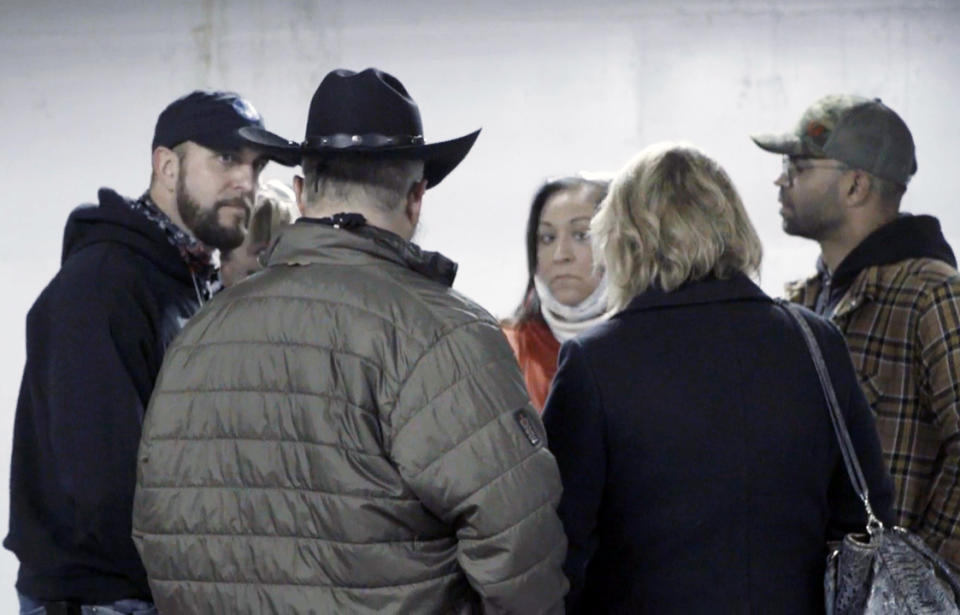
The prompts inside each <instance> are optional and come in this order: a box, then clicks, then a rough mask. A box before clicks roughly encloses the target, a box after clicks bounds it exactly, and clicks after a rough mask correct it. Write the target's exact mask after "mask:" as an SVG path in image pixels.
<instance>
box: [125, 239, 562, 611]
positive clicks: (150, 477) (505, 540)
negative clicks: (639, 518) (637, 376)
mask: <svg viewBox="0 0 960 615" xmlns="http://www.w3.org/2000/svg"><path fill="white" fill-rule="evenodd" d="M455 271H456V265H454V264H453V263H451V262H450V261H448V260H446V259H445V258H443V257H442V256H440V255H439V254H433V253H424V252H421V251H420V250H419V249H418V248H417V247H416V246H415V245H413V244H410V243H407V242H404V241H403V240H402V239H400V238H399V237H397V236H396V235H393V234H390V233H387V232H385V231H382V230H379V229H375V228H373V227H370V226H364V227H361V228H359V229H355V230H352V231H347V230H341V229H335V228H332V227H329V226H325V225H322V224H317V223H311V222H309V221H303V222H301V223H298V224H296V225H294V226H292V227H290V228H289V230H286V231H284V233H283V235H282V236H281V237H280V239H279V241H278V243H277V244H276V245H275V246H274V248H273V250H272V252H271V254H270V256H269V263H268V269H267V270H266V271H264V272H262V273H260V274H258V275H255V276H253V277H252V278H250V279H248V280H246V281H245V282H242V283H240V284H239V285H237V286H234V287H232V288H231V289H229V290H227V291H224V292H223V293H221V294H220V295H218V296H217V297H216V298H215V299H214V300H213V301H211V302H210V303H209V304H208V305H207V306H206V307H205V308H204V309H203V310H202V311H201V312H200V313H199V314H198V315H197V316H196V317H195V318H194V319H193V320H191V321H190V323H189V324H188V326H187V327H186V328H185V329H184V330H183V332H182V333H181V335H180V336H179V337H178V338H177V340H176V341H175V342H174V344H173V345H172V347H171V348H170V349H169V350H168V351H167V355H166V358H165V360H164V364H163V369H162V371H161V373H160V376H159V378H158V381H157V384H156V388H155V391H154V395H153V398H152V401H151V404H150V407H149V409H148V411H147V415H146V419H145V422H144V426H143V438H142V441H141V444H140V453H139V467H138V472H137V492H136V498H135V505H134V519H133V527H134V532H133V535H134V540H135V542H136V544H137V548H138V549H139V550H140V555H141V557H142V558H143V561H144V565H145V566H146V569H147V573H148V575H149V579H150V586H151V589H152V591H153V596H154V599H155V600H156V603H157V605H158V607H159V608H160V611H161V613H194V612H197V613H218V614H219V613H284V614H286V613H474V612H481V611H482V612H487V613H524V614H526V613H531V614H532V613H543V612H562V609H563V605H562V601H563V595H564V593H565V592H566V588H567V583H566V579H565V578H564V577H563V573H562V572H561V568H560V567H561V564H562V562H563V558H564V553H565V550H566V539H565V537H564V535H563V530H562V527H561V525H560V522H559V521H558V519H557V516H556V512H555V508H556V505H557V502H558V500H559V496H560V480H559V475H558V472H557V467H556V464H555V462H554V459H553V457H552V456H551V455H550V453H549V452H548V451H547V449H546V448H545V438H544V435H543V434H544V432H543V426H542V425H541V423H540V419H539V418H538V417H537V413H536V412H535V411H534V410H533V409H532V407H531V406H530V403H529V401H528V399H527V394H526V391H525V389H524V384H523V380H522V378H521V375H520V373H519V370H518V368H517V365H516V362H515V360H514V358H513V353H512V352H511V350H510V346H509V345H508V344H507V341H506V339H505V338H504V337H503V334H502V333H501V332H500V329H499V327H498V325H497V322H496V321H495V320H494V319H493V318H492V317H491V316H490V315H489V314H487V313H486V312H485V311H484V310H483V309H482V308H480V307H479V306H477V305H476V304H474V303H472V302H470V301H469V300H467V299H465V298H464V297H462V296H461V295H459V294H458V293H456V292H455V291H453V290H452V289H450V288H449V285H450V283H452V281H453V275H454V273H455Z"/></svg>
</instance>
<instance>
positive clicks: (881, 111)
mask: <svg viewBox="0 0 960 615" xmlns="http://www.w3.org/2000/svg"><path fill="white" fill-rule="evenodd" d="M752 138H753V140H754V142H755V143H756V144H757V145H759V146H760V147H761V148H763V149H765V150H767V151H769V152H773V153H776V154H781V155H782V156H783V172H782V173H781V174H780V176H779V177H778V178H777V179H776V181H775V182H774V184H775V185H776V186H778V187H779V188H780V203H781V209H780V215H781V217H782V218H783V230H784V231H785V232H786V233H788V234H790V235H797V236H800V237H806V238H808V239H813V240H815V241H816V242H818V243H819V244H820V249H821V254H820V258H819V260H818V262H817V273H816V274H815V275H814V276H812V277H810V278H809V279H807V280H803V281H799V282H795V283H791V284H788V285H787V296H788V298H789V299H790V300H791V301H794V302H797V303H800V304H803V305H805V306H807V307H809V308H811V309H814V310H815V311H816V312H818V313H819V314H821V315H823V316H825V317H827V318H830V319H831V320H832V321H833V322H834V323H836V324H837V326H839V327H840V329H841V330H842V331H843V332H844V335H845V337H846V339H847V344H848V345H849V347H850V353H851V355H852V356H853V361H854V365H855V366H856V368H857V372H858V375H859V378H860V384H861V386H862V387H863V390H864V392H865V393H866V396H867V399H868V400H869V401H870V403H871V406H872V407H873V410H874V412H875V413H876V416H877V430H878V431H879V433H880V439H881V442H882V444H883V448H884V455H885V457H886V460H887V462H888V464H889V466H890V472H891V474H892V475H893V479H894V483H895V487H896V499H895V501H894V506H895V508H896V513H897V516H898V524H899V525H902V526H904V527H908V528H910V529H912V530H913V531H915V532H917V533H918V534H919V535H920V536H922V537H923V538H924V540H925V541H926V542H927V543H928V544H929V545H930V546H931V547H932V548H933V549H934V550H936V551H937V552H938V553H939V554H940V555H941V556H942V557H943V558H944V559H946V560H947V561H948V562H949V563H950V564H951V565H952V566H954V568H958V569H960V276H958V274H957V269H956V266H957V262H956V259H955V257H954V254H953V250H951V248H950V246H949V245H948V244H947V242H946V240H945V239H944V237H943V233H942V232H941V230H940V223H939V222H938V221H937V219H936V218H934V217H932V216H927V215H916V216H915V215H910V214H907V213H902V212H901V211H900V203H901V199H902V197H903V195H904V193H905V192H906V189H907V184H908V183H909V181H910V178H911V177H912V176H913V174H914V173H915V172H916V170H917V162H916V156H915V150H914V143H913V137H912V135H911V134H910V130H909V129H908V128H907V125H906V124H905V123H904V121H903V120H902V119H901V118H900V116H898V115H897V114H896V113H895V112H894V111H893V110H892V109H890V108H889V107H888V106H886V105H885V104H883V102H881V101H880V100H879V99H873V100H871V99H867V98H861V97H856V96H847V95H831V96H826V97H824V98H821V99H820V100H818V101H817V102H815V103H814V104H813V105H812V106H811V107H810V108H808V109H807V110H806V112H804V114H803V116H802V117H801V118H800V122H799V123H798V124H797V126H796V128H795V129H794V130H793V131H792V132H790V133H787V134H784V135H754V136H753V137H752Z"/></svg>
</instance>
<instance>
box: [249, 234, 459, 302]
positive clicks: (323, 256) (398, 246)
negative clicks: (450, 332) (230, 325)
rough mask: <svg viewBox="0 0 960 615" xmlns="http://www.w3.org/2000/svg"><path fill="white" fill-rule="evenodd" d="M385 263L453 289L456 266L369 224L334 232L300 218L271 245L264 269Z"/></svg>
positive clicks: (438, 255)
mask: <svg viewBox="0 0 960 615" xmlns="http://www.w3.org/2000/svg"><path fill="white" fill-rule="evenodd" d="M372 260H386V261H390V262H393V263H396V264H398V265H401V266H403V267H406V268H408V269H411V270H413V271H416V272H417V273H419V274H420V275H423V276H425V277H427V278H429V279H431V280H433V281H435V282H439V283H441V284H443V285H445V286H452V285H453V280H454V278H455V277H456V275H457V264H456V263H455V262H453V261H452V260H450V259H448V258H447V257H445V256H444V255H442V254H440V253H439V252H428V251H426V250H422V249H421V248H420V246H418V245H417V244H415V243H412V242H409V241H406V240H404V239H403V238H402V237H400V236H399V235H396V234H394V233H391V232H390V231H386V230H384V229H381V228H377V227H375V226H370V225H368V224H360V225H351V227H350V228H346V227H339V228H335V227H334V226H331V225H330V224H329V223H327V222H325V221H321V220H318V219H316V218H300V219H299V220H297V222H296V223H295V224H293V225H291V226H289V227H287V228H286V229H285V230H284V231H283V232H282V233H281V234H280V235H279V237H278V238H277V240H276V241H274V243H273V245H272V246H271V247H270V251H269V253H268V254H267V257H266V263H267V266H268V267H270V266H273V265H278V264H288V265H289V264H295V265H306V264H313V263H328V264H346V265H365V264H370V262H371V261H372Z"/></svg>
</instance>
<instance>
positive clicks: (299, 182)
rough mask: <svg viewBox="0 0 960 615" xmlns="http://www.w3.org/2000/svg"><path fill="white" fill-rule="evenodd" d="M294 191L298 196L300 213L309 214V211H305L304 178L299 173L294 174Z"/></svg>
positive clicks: (302, 214)
mask: <svg viewBox="0 0 960 615" xmlns="http://www.w3.org/2000/svg"><path fill="white" fill-rule="evenodd" d="M293 193H294V194H295V195H296V197H297V209H299V210H300V215H301V216H305V215H307V212H306V211H304V209H305V207H304V206H303V178H302V177H301V176H299V175H294V176H293Z"/></svg>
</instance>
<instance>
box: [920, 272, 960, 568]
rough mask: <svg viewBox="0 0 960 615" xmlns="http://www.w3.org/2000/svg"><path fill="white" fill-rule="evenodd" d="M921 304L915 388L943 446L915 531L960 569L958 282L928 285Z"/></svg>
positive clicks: (959, 304)
mask: <svg viewBox="0 0 960 615" xmlns="http://www.w3.org/2000/svg"><path fill="white" fill-rule="evenodd" d="M922 301H923V305H922V306H920V307H921V316H920V321H919V326H918V347H919V348H918V352H919V353H920V363H921V367H922V370H923V371H922V374H921V382H920V384H921V386H920V389H921V395H922V396H923V397H924V398H925V402H926V403H925V404H924V405H926V406H928V407H929V408H930V409H931V410H932V412H933V415H934V423H935V425H936V427H937V429H938V430H939V431H940V441H941V442H942V443H943V446H942V448H941V450H940V454H939V456H938V460H939V463H938V465H937V467H936V468H935V471H934V472H935V473H934V476H933V478H932V480H931V484H932V485H933V487H932V493H931V494H930V499H929V504H928V506H927V509H926V512H925V513H924V516H923V518H922V519H921V520H920V523H919V525H918V526H917V527H916V528H915V529H916V531H917V533H918V534H920V535H921V536H922V537H923V538H924V540H925V541H926V542H927V543H928V544H929V545H931V546H932V547H933V548H934V549H935V550H937V551H938V553H939V554H940V555H941V556H942V557H943V558H944V559H946V560H947V561H948V562H949V563H950V564H951V565H952V566H953V567H954V569H955V570H960V279H958V278H956V277H953V278H951V279H950V280H947V281H946V282H945V283H943V284H940V285H938V286H936V287H934V288H933V289H931V292H929V293H927V294H925V295H924V297H923V298H922Z"/></svg>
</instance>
